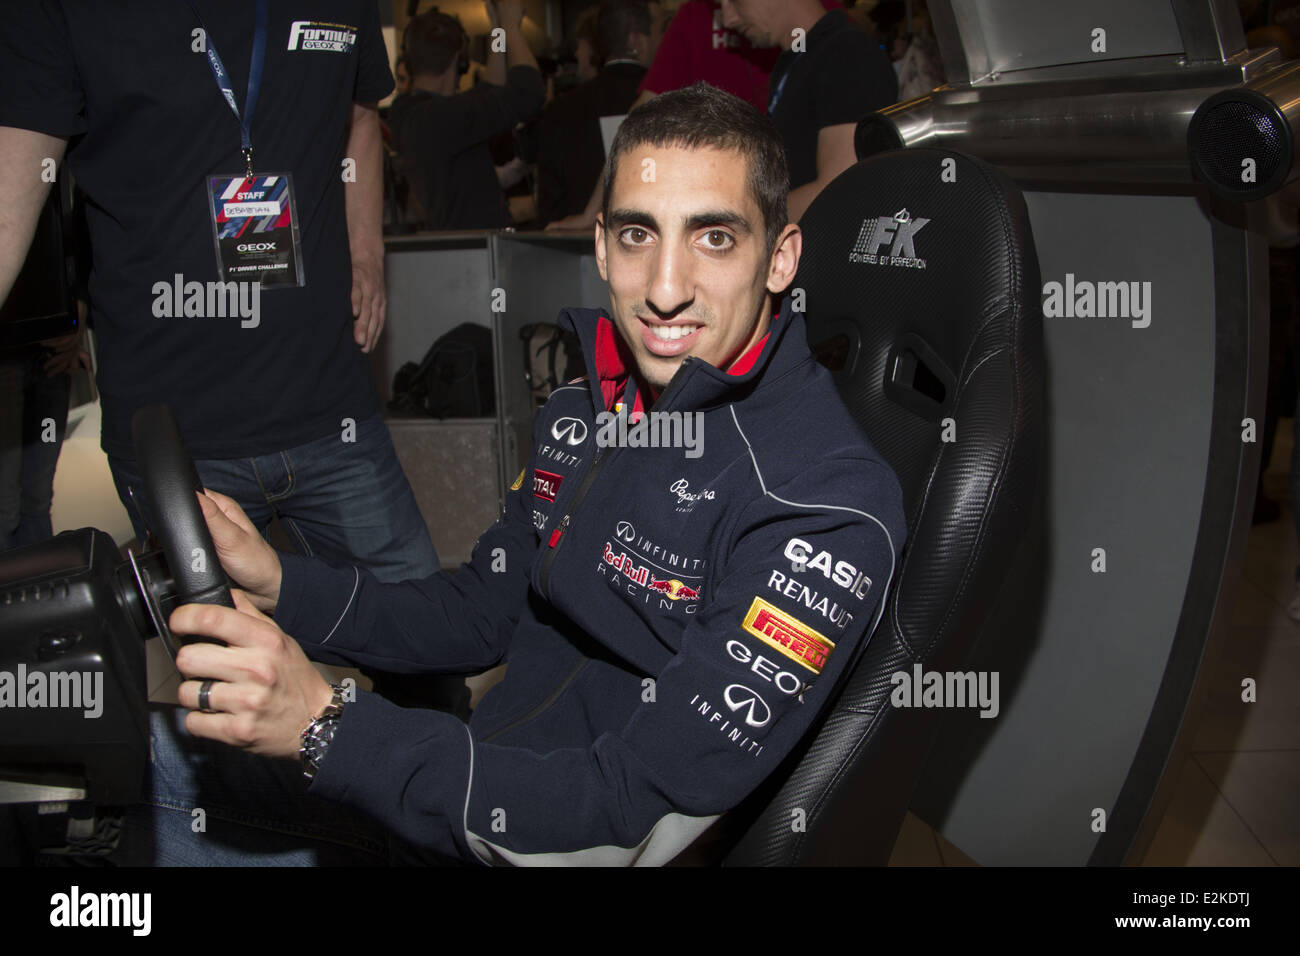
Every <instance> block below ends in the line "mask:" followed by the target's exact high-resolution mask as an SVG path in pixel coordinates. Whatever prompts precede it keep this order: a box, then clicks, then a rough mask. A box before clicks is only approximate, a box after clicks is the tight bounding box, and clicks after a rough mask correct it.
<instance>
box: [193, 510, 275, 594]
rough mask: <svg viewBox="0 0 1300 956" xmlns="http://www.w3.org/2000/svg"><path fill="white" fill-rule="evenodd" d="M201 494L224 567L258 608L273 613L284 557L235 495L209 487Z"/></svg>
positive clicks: (211, 532) (215, 544) (205, 516)
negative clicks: (233, 496)
mask: <svg viewBox="0 0 1300 956" xmlns="http://www.w3.org/2000/svg"><path fill="white" fill-rule="evenodd" d="M198 497H199V507H200V508H202V509H203V520H204V521H205V522H206V523H207V526H208V532H209V533H210V534H211V535H212V544H213V546H214V547H215V548H216V549H217V558H218V560H219V561H220V562H221V567H222V568H224V569H225V572H226V573H227V574H228V575H230V577H231V579H232V580H233V581H234V582H235V583H236V584H238V585H239V586H240V587H242V588H244V590H246V591H247V592H248V599H249V600H250V601H251V602H252V603H253V605H254V606H256V607H257V608H258V610H260V611H262V612H263V613H266V614H270V613H272V612H273V611H274V610H275V605H276V603H277V602H278V601H279V600H280V557H279V555H277V554H276V553H275V548H273V547H271V546H270V545H269V544H267V542H266V539H265V538H263V537H262V535H261V534H260V533H259V532H258V530H257V529H256V528H255V527H253V523H252V522H251V521H249V520H248V516H247V515H246V514H244V512H243V509H242V508H240V507H239V504H238V503H237V502H235V500H234V499H233V498H227V497H226V496H225V495H223V494H218V493H217V492H215V491H209V490H208V489H207V488H204V489H203V494H201V495H199V496H198Z"/></svg>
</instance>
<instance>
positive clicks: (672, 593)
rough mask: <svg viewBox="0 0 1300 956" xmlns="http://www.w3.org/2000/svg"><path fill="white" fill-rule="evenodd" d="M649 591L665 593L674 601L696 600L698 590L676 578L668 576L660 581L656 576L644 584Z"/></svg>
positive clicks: (698, 593)
mask: <svg viewBox="0 0 1300 956" xmlns="http://www.w3.org/2000/svg"><path fill="white" fill-rule="evenodd" d="M646 587H648V588H649V589H650V590H651V591H658V592H659V593H660V594H666V595H668V596H669V597H670V598H672V599H673V600H674V601H698V600H699V599H700V592H699V591H697V590H695V588H692V587H687V586H686V585H685V584H683V583H682V582H681V581H678V580H677V579H676V578H670V579H669V580H667V581H661V580H659V579H658V578H656V577H652V578H651V579H650V583H649V584H648V585H646Z"/></svg>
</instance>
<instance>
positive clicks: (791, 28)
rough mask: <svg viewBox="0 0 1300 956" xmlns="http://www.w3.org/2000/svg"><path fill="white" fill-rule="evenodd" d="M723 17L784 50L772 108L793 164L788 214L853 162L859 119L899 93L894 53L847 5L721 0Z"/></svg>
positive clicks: (753, 39) (794, 216) (796, 215)
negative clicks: (888, 51)
mask: <svg viewBox="0 0 1300 956" xmlns="http://www.w3.org/2000/svg"><path fill="white" fill-rule="evenodd" d="M722 15H723V23H724V25H725V26H726V27H727V28H728V29H729V30H735V31H737V32H738V33H742V34H744V36H745V38H746V39H748V40H749V42H750V43H752V44H753V45H754V46H757V47H773V46H779V47H781V48H782V50H783V52H782V53H781V56H780V57H779V58H778V59H777V61H776V67H775V68H774V69H773V70H772V78H771V86H770V92H769V94H768V107H767V115H768V116H770V117H771V118H772V122H773V123H775V124H776V127H777V129H779V130H780V131H781V138H782V140H784V142H785V154H786V160H787V162H788V163H789V165H790V199H789V209H790V221H791V222H798V221H799V219H800V218H802V216H803V214H804V211H805V210H806V209H807V208H808V207H809V206H810V205H812V201H813V200H814V199H816V198H817V194H818V193H820V192H821V191H822V189H823V188H824V187H825V186H826V185H827V184H828V183H830V182H831V180H833V179H834V178H835V177H836V176H838V175H839V174H840V173H842V172H844V170H846V169H848V168H849V167H850V166H852V165H853V164H854V163H855V162H857V155H856V154H855V153H854V150H853V132H854V130H855V129H856V127H857V123H858V120H859V119H861V118H862V117H863V116H865V115H866V114H867V113H870V112H872V111H873V110H878V109H880V108H881V107H884V106H889V105H890V104H891V103H893V102H895V100H896V99H897V97H898V78H897V76H896V75H895V73H894V68H893V66H892V65H891V64H890V62H889V57H888V56H886V55H885V53H884V52H883V51H882V50H881V49H880V48H879V46H878V45H877V44H876V42H875V41H874V40H872V39H871V37H869V36H867V34H866V33H865V32H863V31H862V30H861V29H860V28H859V27H858V26H857V25H856V24H854V23H853V22H852V21H851V20H850V19H849V15H848V14H847V13H846V12H845V11H844V10H842V9H841V10H830V11H827V10H826V9H825V8H824V7H823V5H822V3H821V2H820V0H722Z"/></svg>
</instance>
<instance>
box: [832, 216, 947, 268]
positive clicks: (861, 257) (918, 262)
mask: <svg viewBox="0 0 1300 956" xmlns="http://www.w3.org/2000/svg"><path fill="white" fill-rule="evenodd" d="M929 221H930V220H929V219H913V218H912V214H911V213H909V212H908V211H907V210H906V209H901V210H899V211H898V212H896V213H895V214H894V215H892V216H877V217H876V218H874V219H864V220H863V221H862V228H861V229H860V230H858V238H857V241H856V242H855V243H854V244H853V250H852V251H851V252H850V253H849V261H850V262H865V263H868V264H870V265H882V266H905V267H907V268H911V269H924V268H925V260H924V259H921V258H919V257H918V256H917V254H916V234H917V233H918V232H920V231H921V230H922V229H924V228H925V225H926V223H928V222H929ZM886 245H888V246H889V252H888V254H886V255H881V252H880V251H881V249H883V248H884V247H885V246H886Z"/></svg>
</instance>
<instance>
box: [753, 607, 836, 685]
mask: <svg viewBox="0 0 1300 956" xmlns="http://www.w3.org/2000/svg"><path fill="white" fill-rule="evenodd" d="M744 627H745V630H747V631H749V633H751V634H753V635H754V636H755V637H757V638H758V639H759V640H760V641H762V642H763V643H764V644H766V645H768V646H769V647H772V648H775V649H776V650H778V651H780V652H781V653H782V654H784V655H785V656H786V657H788V658H790V660H792V661H796V662H798V663H799V664H802V665H803V666H804V667H806V668H808V670H810V671H812V672H813V673H814V674H820V673H821V672H822V668H823V667H825V666H826V658H828V657H830V656H831V651H833V650H834V649H835V642H834V641H831V640H829V639H827V638H825V637H823V636H822V635H821V634H818V633H817V632H816V631H814V630H813V629H812V628H811V627H809V626H808V625H807V624H804V623H803V622H802V621H799V620H796V619H795V618H793V617H791V616H790V615H789V614H786V613H785V612H784V611H782V610H781V609H780V608H777V607H773V606H772V605H771V604H768V603H767V602H766V601H764V600H763V599H762V598H759V597H756V598H754V603H753V604H751V605H750V606H749V613H748V614H746V615H745V624H744Z"/></svg>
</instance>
